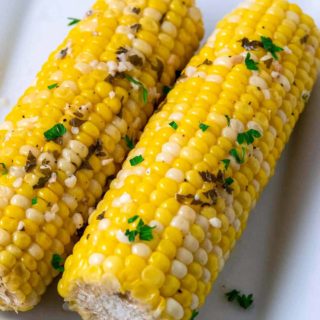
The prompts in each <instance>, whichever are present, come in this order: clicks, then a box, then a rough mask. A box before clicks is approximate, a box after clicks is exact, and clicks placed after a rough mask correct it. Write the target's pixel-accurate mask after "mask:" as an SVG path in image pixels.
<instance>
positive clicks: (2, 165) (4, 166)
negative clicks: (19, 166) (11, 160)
mask: <svg viewBox="0 0 320 320" xmlns="http://www.w3.org/2000/svg"><path fill="white" fill-rule="evenodd" d="M0 165H1V167H2V175H3V176H4V175H6V174H8V168H7V166H6V164H5V163H3V162H0Z"/></svg>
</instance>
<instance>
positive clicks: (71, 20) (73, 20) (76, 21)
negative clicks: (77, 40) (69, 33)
mask: <svg viewBox="0 0 320 320" xmlns="http://www.w3.org/2000/svg"><path fill="white" fill-rule="evenodd" d="M68 20H70V22H69V23H68V26H73V25H75V24H77V23H79V22H80V21H81V20H80V19H77V18H70V17H69V18H68Z"/></svg>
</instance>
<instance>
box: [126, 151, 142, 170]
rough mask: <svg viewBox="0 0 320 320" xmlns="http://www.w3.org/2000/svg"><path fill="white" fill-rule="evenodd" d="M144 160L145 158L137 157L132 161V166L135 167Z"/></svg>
mask: <svg viewBox="0 0 320 320" xmlns="http://www.w3.org/2000/svg"><path fill="white" fill-rule="evenodd" d="M143 160H144V159H143V156H142V155H141V154H140V155H139V156H136V157H134V158H132V159H130V160H129V161H130V164H131V166H132V167H134V166H136V165H138V164H140V163H141V162H143Z"/></svg>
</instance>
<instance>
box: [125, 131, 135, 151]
mask: <svg viewBox="0 0 320 320" xmlns="http://www.w3.org/2000/svg"><path fill="white" fill-rule="evenodd" d="M124 141H125V142H126V144H127V147H128V148H129V149H130V150H132V149H133V148H134V143H133V140H132V139H130V138H129V137H128V136H127V135H126V136H125V137H124Z"/></svg>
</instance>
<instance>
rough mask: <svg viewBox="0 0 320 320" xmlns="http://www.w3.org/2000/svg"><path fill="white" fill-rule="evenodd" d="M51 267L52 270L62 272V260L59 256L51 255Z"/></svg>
mask: <svg viewBox="0 0 320 320" xmlns="http://www.w3.org/2000/svg"><path fill="white" fill-rule="evenodd" d="M51 265H52V267H53V269H55V270H58V271H59V272H63V271H64V266H63V258H62V257H61V256H60V255H59V254H56V253H55V254H53V256H52V258H51Z"/></svg>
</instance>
